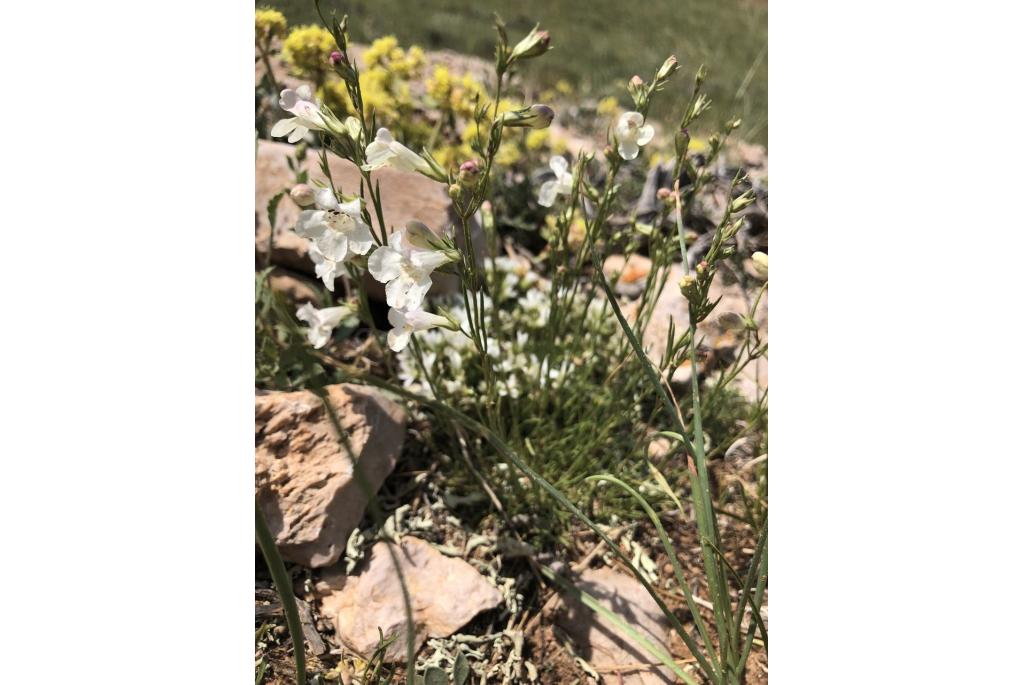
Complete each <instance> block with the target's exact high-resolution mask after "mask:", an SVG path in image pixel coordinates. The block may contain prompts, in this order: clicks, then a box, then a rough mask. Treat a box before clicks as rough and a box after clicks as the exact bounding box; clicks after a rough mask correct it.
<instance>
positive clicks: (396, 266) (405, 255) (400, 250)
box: [366, 221, 458, 311]
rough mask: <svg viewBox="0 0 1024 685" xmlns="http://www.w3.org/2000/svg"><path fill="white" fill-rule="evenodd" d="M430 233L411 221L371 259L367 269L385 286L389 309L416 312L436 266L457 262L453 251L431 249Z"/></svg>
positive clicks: (371, 256) (396, 232) (417, 222)
mask: <svg viewBox="0 0 1024 685" xmlns="http://www.w3.org/2000/svg"><path fill="white" fill-rule="evenodd" d="M432 235H433V234H432V233H431V232H430V229H429V228H427V227H426V226H425V225H424V224H422V223H420V222H419V221H410V222H409V223H408V224H406V226H405V228H400V229H398V230H397V231H395V232H394V233H392V234H391V238H390V241H389V243H388V244H387V245H383V246H381V247H378V248H377V249H376V250H374V251H373V254H371V255H370V259H369V260H368V261H367V264H366V267H367V269H369V271H370V274H371V275H372V276H373V277H374V278H375V279H377V280H378V281H380V282H381V283H384V284H385V286H384V292H385V294H386V295H387V302H388V305H389V306H391V307H395V308H397V309H403V310H406V311H409V310H412V309H419V307H420V306H421V305H422V304H423V297H424V296H425V295H426V294H427V291H428V290H430V274H431V273H432V272H433V271H434V269H436V268H437V267H439V266H442V265H444V264H447V263H448V262H453V261H455V260H456V259H458V257H457V255H456V254H452V253H453V252H454V250H438V249H435V248H434V247H432V246H431V242H430V241H431V237H432Z"/></svg>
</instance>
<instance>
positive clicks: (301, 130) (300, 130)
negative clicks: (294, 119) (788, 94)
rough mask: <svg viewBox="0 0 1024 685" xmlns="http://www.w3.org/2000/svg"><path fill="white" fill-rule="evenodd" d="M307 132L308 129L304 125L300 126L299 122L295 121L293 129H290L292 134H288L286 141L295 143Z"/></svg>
mask: <svg viewBox="0 0 1024 685" xmlns="http://www.w3.org/2000/svg"><path fill="white" fill-rule="evenodd" d="M307 133H309V129H308V128H306V127H305V126H302V125H301V124H298V123H296V125H295V130H294V131H292V134H291V135H290V136H288V142H289V143H297V142H299V141H300V140H302V139H303V138H305V137H306V134H307Z"/></svg>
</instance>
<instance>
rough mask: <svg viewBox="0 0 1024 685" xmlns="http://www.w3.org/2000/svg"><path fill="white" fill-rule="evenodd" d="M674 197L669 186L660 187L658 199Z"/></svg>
mask: <svg viewBox="0 0 1024 685" xmlns="http://www.w3.org/2000/svg"><path fill="white" fill-rule="evenodd" d="M670 197H672V191H671V190H669V189H668V188H658V199H659V200H667V199H669V198H670Z"/></svg>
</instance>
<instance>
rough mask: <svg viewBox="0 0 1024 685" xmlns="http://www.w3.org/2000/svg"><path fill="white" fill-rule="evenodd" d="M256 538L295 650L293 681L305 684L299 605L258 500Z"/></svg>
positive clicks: (299, 684) (303, 645)
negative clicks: (268, 569) (279, 599)
mask: <svg viewBox="0 0 1024 685" xmlns="http://www.w3.org/2000/svg"><path fill="white" fill-rule="evenodd" d="M256 540H257V542H259V545H260V549H261V550H263V558H264V559H266V560H267V566H268V567H269V568H270V577H271V579H272V580H273V581H274V587H276V588H277V594H278V596H279V597H280V598H281V606H282V607H283V608H284V617H285V620H286V621H287V622H288V632H289V633H290V634H291V636H292V647H293V648H294V650H295V682H296V683H298V685H306V646H305V643H304V642H303V637H302V623H301V622H300V621H299V607H298V605H297V604H296V603H295V595H294V594H293V590H292V578H291V576H290V575H288V570H287V569H286V568H285V567H284V561H282V559H281V554H280V553H279V552H278V551H277V544H276V543H275V542H274V536H273V534H272V533H271V532H270V528H269V527H268V526H267V520H266V519H265V518H264V517H263V511H262V510H261V509H260V504H259V502H256Z"/></svg>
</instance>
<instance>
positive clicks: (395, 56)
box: [363, 36, 426, 79]
mask: <svg viewBox="0 0 1024 685" xmlns="http://www.w3.org/2000/svg"><path fill="white" fill-rule="evenodd" d="M425 62H426V55H424V54H423V50H422V49H421V48H420V47H419V46H418V45H413V46H412V47H411V48H409V50H408V51H405V50H403V49H402V48H401V47H399V45H398V39H397V38H395V37H394V36H384V37H383V38H378V39H377V40H375V41H373V44H372V45H370V47H368V48H367V49H366V52H364V53H363V64H365V65H366V68H367V69H374V68H376V67H381V68H383V69H384V70H386V71H388V72H390V73H392V74H394V75H395V76H397V77H399V78H403V79H408V78H413V77H415V76H417V75H419V71H420V69H421V68H422V67H423V64H424V63H425Z"/></svg>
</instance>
